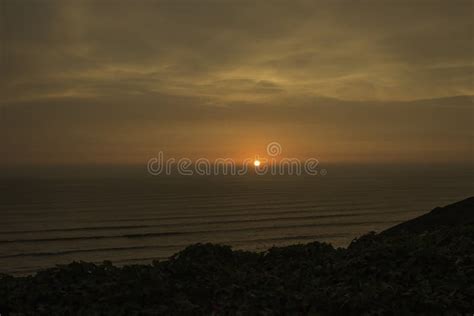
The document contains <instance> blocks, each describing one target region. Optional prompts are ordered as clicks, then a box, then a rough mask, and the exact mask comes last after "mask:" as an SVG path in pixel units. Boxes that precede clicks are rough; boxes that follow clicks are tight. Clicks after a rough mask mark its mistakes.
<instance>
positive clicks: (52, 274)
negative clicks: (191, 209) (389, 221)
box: [0, 225, 474, 315]
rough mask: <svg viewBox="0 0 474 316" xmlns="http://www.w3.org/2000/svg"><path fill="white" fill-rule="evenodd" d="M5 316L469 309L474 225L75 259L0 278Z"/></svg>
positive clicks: (473, 287) (473, 289)
mask: <svg viewBox="0 0 474 316" xmlns="http://www.w3.org/2000/svg"><path fill="white" fill-rule="evenodd" d="M0 311H3V312H2V315H5V314H6V313H8V312H10V313H11V314H20V315H23V314H26V315H68V314H69V315H71V314H72V315H167V314H173V315H176V314H191V315H193V314H195V315H201V314H205V315H208V314H231V315H232V314H237V315H239V314H240V315H249V314H250V315H252V314H262V315H274V314H311V315H333V314H335V315H360V314H366V315H377V314H384V315H386V314H388V315H407V314H430V315H433V314H448V315H453V314H467V313H470V314H472V313H473V311H474V226H473V225H467V226H461V227H451V228H442V229H437V230H435V231H431V232H425V233H423V234H400V235H394V236H392V235H390V236H383V235H376V234H373V233H371V234H368V235H365V236H363V237H361V238H359V239H357V240H355V241H353V242H352V244H351V245H350V246H349V247H348V248H347V249H334V248H333V247H332V246H331V245H328V244H324V243H319V242H313V243H309V244H306V245H295V246H289V247H284V248H272V249H270V250H268V251H267V252H265V253H252V252H243V251H232V250H231V249H230V247H227V246H221V245H212V244H197V245H193V246H190V247H188V248H186V249H185V250H183V251H181V252H180V253H178V254H176V255H175V256H174V257H172V258H171V259H170V260H168V261H164V262H155V263H153V265H132V266H125V267H122V268H119V267H115V266H113V265H112V264H111V263H109V262H104V263H103V264H101V265H95V264H92V263H86V262H76V263H71V264H69V265H66V266H58V267H57V268H53V269H48V270H45V271H42V272H39V273H37V274H36V275H35V276H28V277H21V278H14V277H11V276H2V277H0Z"/></svg>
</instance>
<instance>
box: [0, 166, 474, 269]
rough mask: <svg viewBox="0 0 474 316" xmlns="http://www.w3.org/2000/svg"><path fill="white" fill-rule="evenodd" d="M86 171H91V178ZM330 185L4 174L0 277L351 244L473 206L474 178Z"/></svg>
mask: <svg viewBox="0 0 474 316" xmlns="http://www.w3.org/2000/svg"><path fill="white" fill-rule="evenodd" d="M86 169H87V168H86ZM327 170H328V174H327V175H325V176H255V175H251V176H233V177H232V176H227V177H226V176H208V177H186V176H181V177H178V176H166V177H152V176H149V175H147V173H146V171H145V170H142V169H140V170H128V171H127V170H125V168H124V169H121V168H117V169H114V170H103V169H101V168H98V167H97V168H95V169H93V168H90V169H87V170H85V169H75V170H67V171H66V172H64V170H63V171H61V170H59V171H58V170H53V169H51V170H40V171H41V172H38V170H35V171H33V172H26V171H25V172H23V173H21V174H16V173H15V172H5V173H4V174H3V175H2V177H1V178H0V179H1V180H0V186H1V187H0V190H1V199H0V262H1V264H0V273H14V274H25V273H31V272H34V271H37V270H39V269H42V268H46V267H51V266H54V265H56V264H63V263H68V262H71V261H73V260H84V261H92V262H102V261H103V260H111V261H112V262H114V263H116V264H119V265H121V264H129V263H147V262H151V260H153V259H166V258H167V257H168V256H170V255H172V254H174V253H176V252H177V251H179V250H181V249H183V248H184V247H186V246H187V245H189V244H193V243H198V242H201V243H202V242H214V243H223V244H228V245H231V246H233V247H234V248H236V249H246V250H255V251H263V250H265V249H268V248H269V247H272V246H284V245H289V244H296V243H306V242H310V241H313V240H318V241H324V242H329V243H332V244H333V245H334V246H347V245H348V243H349V242H350V241H351V240H352V239H353V238H355V237H357V236H360V235H362V234H365V233H367V232H369V231H380V230H383V229H385V228H388V227H390V226H392V225H395V224H397V223H399V222H402V221H405V220H408V219H411V218H413V217H416V216H418V215H421V214H423V213H426V212H428V211H430V210H431V209H432V208H434V207H436V206H442V205H446V204H449V203H452V202H456V201H458V200H461V199H464V198H466V197H468V196H472V195H474V169H473V168H472V167H453V166H447V165H444V166H430V167H427V166H363V165H358V166H337V165H334V166H328V167H327Z"/></svg>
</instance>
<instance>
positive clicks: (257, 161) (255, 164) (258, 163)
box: [253, 159, 260, 167]
mask: <svg viewBox="0 0 474 316" xmlns="http://www.w3.org/2000/svg"><path fill="white" fill-rule="evenodd" d="M253 165H254V166H255V167H258V166H260V160H258V159H256V160H255V161H254V162H253Z"/></svg>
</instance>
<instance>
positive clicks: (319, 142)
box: [0, 0, 474, 161]
mask: <svg viewBox="0 0 474 316" xmlns="http://www.w3.org/2000/svg"><path fill="white" fill-rule="evenodd" d="M3 10H4V14H3V15H4V19H2V22H0V23H2V34H1V36H2V44H3V47H4V50H3V61H2V76H1V77H0V93H1V95H2V104H0V107H1V109H2V110H3V112H4V113H6V114H5V115H4V116H2V122H1V123H2V129H3V131H4V132H5V134H4V135H3V136H2V137H3V140H2V141H3V142H4V144H6V145H5V146H4V148H8V151H10V152H11V153H9V155H8V156H9V157H10V158H8V159H7V158H4V159H6V160H9V161H19V160H21V159H24V160H25V161H26V160H29V161H34V160H35V159H38V160H43V161H48V159H50V160H55V159H56V160H61V159H63V160H68V161H69V160H74V159H76V158H77V157H76V158H75V157H74V155H78V154H80V155H81V157H83V156H87V157H89V159H90V160H91V161H93V160H94V157H96V158H97V157H99V156H100V153H104V152H109V153H111V154H110V157H109V158H110V159H115V158H114V157H116V156H117V155H116V154H114V153H117V152H123V153H127V155H129V156H130V155H132V156H133V155H134V154H133V152H135V153H137V154H136V156H134V157H128V158H123V159H122V160H123V161H138V160H139V159H142V155H144V152H148V150H150V148H158V147H160V146H161V147H167V148H172V150H174V151H176V152H179V151H180V152H186V151H192V152H196V153H199V152H200V151H201V149H202V151H207V153H208V154H217V153H218V152H222V151H227V152H228V151H229V150H234V151H235V153H234V154H236V155H240V154H241V152H239V150H237V149H235V148H236V147H238V148H243V147H246V148H248V149H246V150H247V151H251V150H254V149H255V150H256V149H257V148H259V146H261V145H263V143H264V141H266V138H267V137H271V138H275V137H281V138H282V139H286V140H287V142H292V143H294V144H295V148H294V150H295V152H298V153H299V154H303V151H308V150H309V151H311V150H312V151H322V152H326V153H327V155H328V157H336V153H339V154H338V155H339V156H338V158H337V159H341V158H340V156H344V155H345V156H348V157H352V158H351V159H354V160H357V155H361V153H360V152H359V151H360V150H359V149H357V148H358V146H359V147H360V146H365V147H364V148H366V150H367V152H384V150H385V152H387V150H388V149H387V146H388V145H387V143H390V147H389V148H391V149H392V150H393V151H394V153H393V156H399V157H401V156H403V155H404V154H406V155H408V156H410V154H409V153H413V152H414V148H416V146H418V148H426V150H427V151H430V150H434V148H436V146H438V147H440V148H445V149H444V151H442V153H441V154H440V156H439V157H441V158H440V159H448V157H451V156H453V155H456V153H457V154H459V153H462V154H463V155H467V154H466V152H469V148H472V141H471V139H472V138H470V137H471V136H472V135H471V132H470V129H469V126H470V125H472V124H471V123H472V120H470V119H469V118H470V117H472V99H470V98H469V97H467V98H461V99H457V98H453V99H450V98H451V97H455V96H458V95H472V94H474V92H473V88H472V79H473V78H472V74H473V61H472V53H473V52H472V49H473V46H472V31H473V26H472V2H471V1H456V2H446V1H423V2H406V1H404V2H399V1H382V2H380V1H379V2H376V1H364V0H363V1H352V2H335V1H283V0H282V1H278V0H277V1H272V2H271V3H264V2H254V1H246V0H243V1H234V2H218V1H214V0H205V1H201V2H200V3H199V5H196V4H195V3H194V2H192V1H178V2H171V1H140V2H134V3H133V4H132V3H131V2H130V1H125V0H123V1H113V2H110V1H34V0H31V1H28V0H26V1H13V0H6V1H4V3H3ZM419 99H430V100H443V102H446V103H445V105H443V106H435V105H433V104H434V103H437V102H438V101H430V102H431V103H433V102H434V103H433V104H431V103H430V104H431V105H429V106H428V107H426V106H424V105H423V104H424V103H423V102H419V101H416V100H419ZM466 100H467V101H466ZM411 101H413V103H410V102H411ZM459 104H462V106H459ZM255 135H257V136H255ZM251 138H253V140H249V139H251ZM204 139H206V140H207V141H204ZM230 142H233V144H234V145H233V147H232V146H230V145H228V144H229V143H230ZM439 142H442V143H439ZM211 144H212V145H211ZM362 144H363V145H362ZM408 144H411V145H408ZM230 147H232V148H230ZM229 148H230V149H229ZM305 148H306V149H305ZM308 148H309V149H308ZM344 148H347V150H348V154H344V153H345V149H344ZM382 149H383V150H382ZM242 150H243V149H241V150H240V151H242ZM450 150H454V151H452V152H451V153H450ZM5 151H6V150H5ZM55 151H56V152H61V153H57V154H54V152H55ZM131 152H132V153H131ZM357 152H359V154H357ZM25 153H29V154H28V155H27V154H25ZM33 153H36V154H33ZM38 153H41V157H39V156H38V157H37V156H36V155H39V154H38ZM366 154H367V153H365V155H366ZM54 156H57V157H56V158H55V157H54ZM422 156H423V153H422V152H417V153H416V154H413V155H412V156H410V157H411V158H413V159H421V157H422ZM5 157H6V155H5ZM100 157H103V156H100ZM104 159H105V158H104ZM334 159H336V158H334ZM76 160H77V159H76ZM79 160H80V159H79Z"/></svg>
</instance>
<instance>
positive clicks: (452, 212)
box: [381, 197, 474, 236]
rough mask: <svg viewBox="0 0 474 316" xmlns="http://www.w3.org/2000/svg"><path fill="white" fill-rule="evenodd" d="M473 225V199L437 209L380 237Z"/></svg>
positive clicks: (389, 230)
mask: <svg viewBox="0 0 474 316" xmlns="http://www.w3.org/2000/svg"><path fill="white" fill-rule="evenodd" d="M470 224H474V197H470V198H467V199H465V200H462V201H459V202H456V203H453V204H450V205H447V206H445V207H437V208H435V209H434V210H432V211H431V212H429V213H427V214H424V215H422V216H419V217H417V218H414V219H412V220H409V221H406V222H403V223H401V224H398V225H396V226H393V227H391V228H389V229H387V230H385V231H383V232H382V233H381V235H384V236H387V235H395V234H401V233H423V232H425V231H433V230H436V229H442V228H446V227H455V226H462V225H470Z"/></svg>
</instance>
